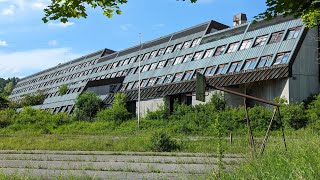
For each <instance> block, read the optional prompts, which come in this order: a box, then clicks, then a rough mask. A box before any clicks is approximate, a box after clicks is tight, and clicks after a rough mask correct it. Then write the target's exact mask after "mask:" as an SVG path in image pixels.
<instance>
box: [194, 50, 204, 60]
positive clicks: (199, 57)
mask: <svg viewBox="0 0 320 180" xmlns="http://www.w3.org/2000/svg"><path fill="white" fill-rule="evenodd" d="M202 55H203V51H199V52H196V53H195V54H194V57H193V60H199V59H201V58H202Z"/></svg>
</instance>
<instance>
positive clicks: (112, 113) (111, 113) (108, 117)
mask: <svg viewBox="0 0 320 180" xmlns="http://www.w3.org/2000/svg"><path fill="white" fill-rule="evenodd" d="M114 97H115V99H114V102H113V104H112V107H111V108H109V109H104V110H101V111H99V112H98V113H97V116H96V118H95V120H98V121H114V122H115V123H116V124H121V123H122V122H124V121H127V120H129V119H130V118H131V114H130V113H129V112H128V110H127V109H126V104H125V103H126V95H125V94H123V93H117V94H115V96H114Z"/></svg>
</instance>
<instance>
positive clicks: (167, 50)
mask: <svg viewBox="0 0 320 180" xmlns="http://www.w3.org/2000/svg"><path fill="white" fill-rule="evenodd" d="M172 50H173V46H168V47H167V49H166V52H165V54H169V53H172Z"/></svg>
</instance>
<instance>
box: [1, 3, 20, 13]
mask: <svg viewBox="0 0 320 180" xmlns="http://www.w3.org/2000/svg"><path fill="white" fill-rule="evenodd" d="M15 11H16V6H14V5H10V6H9V7H7V8H5V9H3V10H2V11H1V15H3V16H11V15H14V14H15Z"/></svg>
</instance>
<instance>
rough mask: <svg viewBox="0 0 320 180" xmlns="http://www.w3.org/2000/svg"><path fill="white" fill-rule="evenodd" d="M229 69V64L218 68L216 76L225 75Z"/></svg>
mask: <svg viewBox="0 0 320 180" xmlns="http://www.w3.org/2000/svg"><path fill="white" fill-rule="evenodd" d="M227 67H228V66H227V64H221V65H219V66H218V68H217V72H216V74H225V73H226V69H227Z"/></svg>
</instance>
